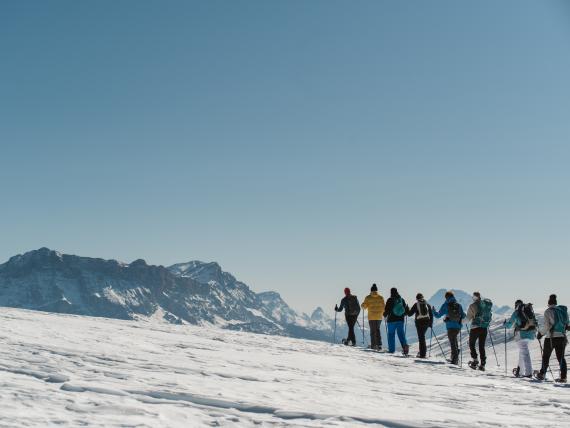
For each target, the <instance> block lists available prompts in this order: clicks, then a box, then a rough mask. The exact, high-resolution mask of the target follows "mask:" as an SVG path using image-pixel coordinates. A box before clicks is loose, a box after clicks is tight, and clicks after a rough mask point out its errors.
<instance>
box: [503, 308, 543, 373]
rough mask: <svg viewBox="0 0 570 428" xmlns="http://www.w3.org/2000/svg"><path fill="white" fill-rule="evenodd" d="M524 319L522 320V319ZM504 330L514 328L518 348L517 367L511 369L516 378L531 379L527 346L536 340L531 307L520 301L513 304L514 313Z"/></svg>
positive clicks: (530, 362)
mask: <svg viewBox="0 0 570 428" xmlns="http://www.w3.org/2000/svg"><path fill="white" fill-rule="evenodd" d="M523 318H524V319H523ZM503 326H504V327H505V328H512V327H513V326H514V327H515V340H516V342H517V345H518V347H519V365H518V366H517V367H515V368H514V369H513V374H514V375H515V376H516V377H526V378H531V377H532V360H531V358H530V352H529V349H528V345H529V344H530V343H531V342H532V341H533V340H534V339H535V338H536V327H537V325H536V317H535V316H534V311H533V310H532V305H530V304H527V305H525V304H524V303H523V301H522V300H520V299H519V300H517V301H516V302H515V311H514V312H513V313H512V315H511V317H510V318H509V319H508V320H507V321H505V323H504V324H503Z"/></svg>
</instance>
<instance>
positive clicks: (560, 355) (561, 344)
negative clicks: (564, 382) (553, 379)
mask: <svg viewBox="0 0 570 428" xmlns="http://www.w3.org/2000/svg"><path fill="white" fill-rule="evenodd" d="M554 349H555V351H556V359H557V360H558V362H559V363H560V378H561V379H566V375H567V371H568V368H567V367H566V359H565V358H564V351H566V338H565V337H557V338H556V339H554Z"/></svg>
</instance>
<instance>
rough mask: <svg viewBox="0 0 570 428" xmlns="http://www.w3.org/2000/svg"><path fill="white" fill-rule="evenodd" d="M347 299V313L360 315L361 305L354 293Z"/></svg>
mask: <svg viewBox="0 0 570 428" xmlns="http://www.w3.org/2000/svg"><path fill="white" fill-rule="evenodd" d="M346 299H347V301H346V313H347V314H348V315H353V316H354V315H358V314H359V313H360V305H359V304H358V299H357V298H356V296H353V295H352V294H351V295H350V296H347V298H346Z"/></svg>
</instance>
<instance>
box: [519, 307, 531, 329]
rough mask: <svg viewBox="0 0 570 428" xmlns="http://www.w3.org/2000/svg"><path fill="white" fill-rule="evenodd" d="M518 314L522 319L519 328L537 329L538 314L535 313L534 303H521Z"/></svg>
mask: <svg viewBox="0 0 570 428" xmlns="http://www.w3.org/2000/svg"><path fill="white" fill-rule="evenodd" d="M517 315H518V316H519V321H520V326H519V330H535V329H536V316H535V315H534V309H533V308H532V303H526V304H524V305H520V306H519V307H518V309H517Z"/></svg>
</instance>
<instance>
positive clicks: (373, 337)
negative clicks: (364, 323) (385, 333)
mask: <svg viewBox="0 0 570 428" xmlns="http://www.w3.org/2000/svg"><path fill="white" fill-rule="evenodd" d="M381 323H382V320H368V325H369V326H370V347H371V348H372V349H379V348H381V347H382V336H381V335H380V324H381Z"/></svg>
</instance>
